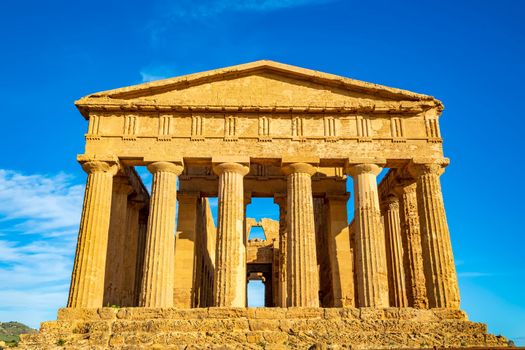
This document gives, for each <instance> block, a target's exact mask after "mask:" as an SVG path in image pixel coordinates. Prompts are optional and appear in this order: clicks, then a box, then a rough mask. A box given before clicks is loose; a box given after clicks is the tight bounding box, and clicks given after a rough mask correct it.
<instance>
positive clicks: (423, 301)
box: [395, 183, 428, 309]
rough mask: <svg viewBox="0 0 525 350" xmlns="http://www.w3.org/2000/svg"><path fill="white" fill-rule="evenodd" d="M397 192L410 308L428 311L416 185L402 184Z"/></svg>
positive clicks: (396, 189) (397, 187)
mask: <svg viewBox="0 0 525 350" xmlns="http://www.w3.org/2000/svg"><path fill="white" fill-rule="evenodd" d="M395 192H396V193H397V195H398V197H399V198H400V200H399V208H400V209H399V214H400V219H401V237H402V242H403V250H404V252H405V254H404V256H403V259H404V262H403V264H404V266H405V279H406V286H407V289H406V291H407V299H408V306H411V307H414V308H417V309H426V308H427V307H428V299H427V288H426V286H425V271H424V270H423V252H422V248H421V230H420V225H419V214H418V210H417V197H416V184H415V183H411V184H400V185H398V186H396V187H395Z"/></svg>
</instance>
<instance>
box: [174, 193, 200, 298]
mask: <svg viewBox="0 0 525 350" xmlns="http://www.w3.org/2000/svg"><path fill="white" fill-rule="evenodd" d="M177 197H178V200H179V215H178V220H177V235H176V237H175V276H174V279H175V282H174V286H175V289H174V292H173V293H174V295H173V296H174V306H176V307H180V308H190V307H192V306H194V305H192V301H193V299H194V297H193V296H194V288H195V284H196V283H197V281H196V280H195V278H196V277H197V273H196V268H197V263H196V251H195V249H196V244H195V243H196V237H197V235H196V233H197V201H198V200H199V198H200V194H199V193H195V192H193V193H191V192H179V193H178V194H177Z"/></svg>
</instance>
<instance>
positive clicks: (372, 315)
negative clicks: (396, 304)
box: [359, 307, 384, 321]
mask: <svg viewBox="0 0 525 350" xmlns="http://www.w3.org/2000/svg"><path fill="white" fill-rule="evenodd" d="M359 310H360V313H359V318H360V319H361V320H363V321H368V320H371V321H374V320H382V319H383V317H384V310H383V309H377V308H371V307H363V308H360V309H359Z"/></svg>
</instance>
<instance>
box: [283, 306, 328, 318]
mask: <svg viewBox="0 0 525 350" xmlns="http://www.w3.org/2000/svg"><path fill="white" fill-rule="evenodd" d="M321 317H324V309H323V308H320V307H289V308H288V309H286V318H287V319H293V318H321Z"/></svg>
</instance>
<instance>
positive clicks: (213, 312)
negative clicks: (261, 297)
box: [208, 307, 248, 318]
mask: <svg viewBox="0 0 525 350" xmlns="http://www.w3.org/2000/svg"><path fill="white" fill-rule="evenodd" d="M247 310H248V309H247V308H244V307H210V308H208V317H209V318H239V317H247V316H248V312H247Z"/></svg>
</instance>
